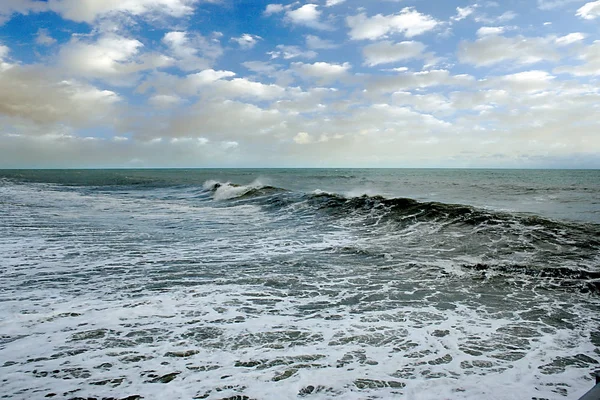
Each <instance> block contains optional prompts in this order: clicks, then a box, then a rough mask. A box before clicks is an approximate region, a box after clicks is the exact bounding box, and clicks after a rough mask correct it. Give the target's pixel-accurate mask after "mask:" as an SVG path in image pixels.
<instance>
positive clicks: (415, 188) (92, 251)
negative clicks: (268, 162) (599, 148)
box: [0, 170, 600, 399]
mask: <svg viewBox="0 0 600 400" xmlns="http://www.w3.org/2000/svg"><path fill="white" fill-rule="evenodd" d="M599 199H600V172H599V171H500V170H492V171H485V170H121V171H119V170H105V171H102V170H92V171H15V170H13V171H0V389H1V390H0V398H10V399H20V398H22V399H33V398H45V397H48V398H51V397H52V398H67V399H73V398H88V397H92V398H98V399H100V398H126V397H128V396H132V397H131V398H140V397H141V398H145V399H157V398H181V399H192V398H207V399H234V398H235V399H296V398H307V399H332V398H339V399H386V398H407V399H482V398H485V399H567V398H569V399H571V398H578V396H581V395H582V394H583V393H585V392H586V391H587V390H588V389H590V388H591V387H592V386H593V380H592V377H591V375H590V373H591V372H592V371H594V370H595V369H600V365H599V364H598V363H599V361H600V294H599V292H600V200H599ZM236 396H237V397H236Z"/></svg>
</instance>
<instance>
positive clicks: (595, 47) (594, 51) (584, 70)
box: [554, 40, 600, 76]
mask: <svg viewBox="0 0 600 400" xmlns="http://www.w3.org/2000/svg"><path fill="white" fill-rule="evenodd" d="M577 58H578V59H579V60H581V61H582V62H583V64H581V65H569V66H562V67H557V68H555V69H554V72H555V73H567V74H571V75H574V76H600V40H596V41H594V43H592V44H591V45H589V46H585V47H583V48H581V49H580V50H579V53H578V56H577Z"/></svg>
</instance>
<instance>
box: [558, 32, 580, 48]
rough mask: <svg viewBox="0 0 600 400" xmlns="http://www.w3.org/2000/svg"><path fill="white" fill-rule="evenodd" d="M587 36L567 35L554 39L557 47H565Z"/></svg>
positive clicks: (575, 33) (578, 33)
mask: <svg viewBox="0 0 600 400" xmlns="http://www.w3.org/2000/svg"><path fill="white" fill-rule="evenodd" d="M586 37H587V35H586V34H585V33H581V32H574V33H569V34H568V35H565V36H561V37H559V38H556V44H558V45H559V46H567V45H569V44H573V43H577V42H581V41H582V40H583V39H585V38H586Z"/></svg>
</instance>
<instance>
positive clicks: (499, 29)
mask: <svg viewBox="0 0 600 400" xmlns="http://www.w3.org/2000/svg"><path fill="white" fill-rule="evenodd" d="M504 30H505V28H504V27H503V26H482V27H481V28H479V29H477V36H488V35H500V34H502V33H504Z"/></svg>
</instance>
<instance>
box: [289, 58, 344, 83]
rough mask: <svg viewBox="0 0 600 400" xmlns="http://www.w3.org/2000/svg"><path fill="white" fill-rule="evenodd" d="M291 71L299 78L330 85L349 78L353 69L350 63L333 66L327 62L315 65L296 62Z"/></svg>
mask: <svg viewBox="0 0 600 400" xmlns="http://www.w3.org/2000/svg"><path fill="white" fill-rule="evenodd" d="M290 67H291V69H292V70H293V71H294V72H295V73H296V74H298V75H299V76H301V77H303V78H306V79H311V80H312V79H314V80H316V81H317V82H318V83H320V84H323V83H328V82H333V81H335V80H338V79H341V78H343V77H345V76H347V74H348V71H349V70H350V69H351V68H352V65H351V64H350V63H347V62H345V63H343V64H331V63H326V62H316V63H313V64H305V63H301V62H295V63H292V64H291V66H290Z"/></svg>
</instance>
